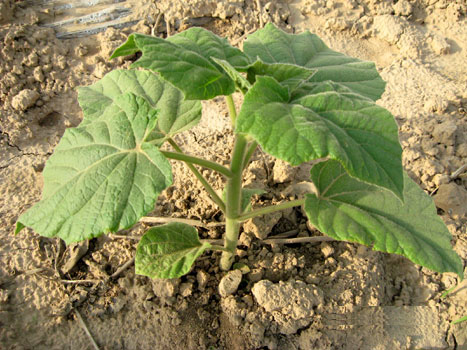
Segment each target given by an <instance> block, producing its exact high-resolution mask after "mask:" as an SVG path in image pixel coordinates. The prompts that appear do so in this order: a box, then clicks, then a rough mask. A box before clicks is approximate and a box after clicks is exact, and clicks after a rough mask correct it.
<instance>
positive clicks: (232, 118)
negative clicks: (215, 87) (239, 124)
mask: <svg viewBox="0 0 467 350" xmlns="http://www.w3.org/2000/svg"><path fill="white" fill-rule="evenodd" d="M225 100H226V101H227V106H228V107H229V115H230V121H231V122H232V127H234V128H235V120H236V119H237V110H236V109H235V103H234V100H233V97H232V95H229V96H225Z"/></svg>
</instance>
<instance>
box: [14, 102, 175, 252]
mask: <svg viewBox="0 0 467 350" xmlns="http://www.w3.org/2000/svg"><path fill="white" fill-rule="evenodd" d="M156 123H157V111H156V110H154V109H153V108H152V107H151V106H150V105H149V103H148V102H146V100H144V99H143V98H141V97H137V96H135V95H134V94H132V93H127V94H124V95H121V96H120V97H119V98H117V99H115V100H114V101H113V103H112V104H110V105H109V106H108V107H107V108H106V109H105V111H104V112H103V114H102V115H101V116H100V117H99V118H98V119H97V120H95V121H93V122H90V123H87V124H85V125H84V126H79V127H76V128H71V129H68V130H66V131H65V134H64V135H63V137H62V139H61V141H60V143H59V144H58V146H57V147H56V148H55V152H54V154H53V155H52V156H51V157H50V159H49V160H48V161H47V165H46V167H45V169H44V173H43V176H44V189H43V192H42V200H41V201H40V202H38V203H37V204H35V205H34V206H33V207H32V208H30V209H29V210H28V211H27V212H25V213H24V214H22V215H21V216H20V218H19V219H18V224H17V231H19V230H20V229H21V228H22V227H24V226H28V227H31V228H33V229H34V230H35V231H36V232H37V233H39V234H40V235H42V236H46V237H60V238H62V239H63V240H64V241H65V242H66V243H67V244H69V243H71V242H77V241H81V240H84V239H89V238H93V237H97V236H99V235H101V234H103V233H107V232H116V231H118V230H121V229H126V228H129V227H131V226H133V225H134V224H135V223H136V222H137V221H138V220H139V219H140V218H141V217H142V216H143V215H146V214H147V213H149V212H150V211H151V210H153V209H154V204H155V201H156V199H157V197H158V195H159V194H160V193H161V191H163V190H164V189H165V188H167V187H168V186H170V185H171V184H172V171H171V166H170V163H169V162H168V160H167V159H166V158H165V157H164V156H163V155H162V153H161V152H160V151H159V150H158V149H157V147H155V146H154V145H152V144H150V143H148V142H145V139H146V137H147V136H148V135H149V134H150V132H151V131H152V130H153V129H154V127H155V126H156Z"/></svg>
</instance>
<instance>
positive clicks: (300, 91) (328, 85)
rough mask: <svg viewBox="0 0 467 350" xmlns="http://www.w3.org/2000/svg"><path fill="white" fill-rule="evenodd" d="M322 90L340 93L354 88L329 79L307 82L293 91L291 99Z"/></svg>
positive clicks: (349, 91)
mask: <svg viewBox="0 0 467 350" xmlns="http://www.w3.org/2000/svg"><path fill="white" fill-rule="evenodd" d="M322 92H340V93H351V92H352V90H350V89H349V88H348V87H346V86H345V85H342V84H339V83H335V82H333V81H330V80H327V81H323V82H320V83H310V82H306V83H303V84H301V85H300V86H299V87H298V88H297V89H295V90H294V91H293V92H292V93H291V97H290V100H292V101H293V100H298V99H300V98H302V97H305V96H308V95H314V94H319V93H322ZM359 97H360V99H361V98H363V97H364V96H361V95H360V96H359Z"/></svg>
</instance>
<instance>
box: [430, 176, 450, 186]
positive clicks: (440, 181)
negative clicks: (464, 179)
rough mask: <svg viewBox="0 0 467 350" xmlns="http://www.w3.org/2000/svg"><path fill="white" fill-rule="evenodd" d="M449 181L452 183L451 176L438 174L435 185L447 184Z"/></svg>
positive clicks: (434, 180)
mask: <svg viewBox="0 0 467 350" xmlns="http://www.w3.org/2000/svg"><path fill="white" fill-rule="evenodd" d="M449 181H451V177H450V176H449V175H446V174H436V175H435V176H434V177H433V183H434V184H435V185H436V186H440V185H444V184H447V183H449Z"/></svg>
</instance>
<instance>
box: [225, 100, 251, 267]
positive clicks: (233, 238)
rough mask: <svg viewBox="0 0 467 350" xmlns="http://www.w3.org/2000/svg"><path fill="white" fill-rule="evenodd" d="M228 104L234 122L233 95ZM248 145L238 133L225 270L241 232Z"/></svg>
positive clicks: (228, 200)
mask: <svg viewBox="0 0 467 350" xmlns="http://www.w3.org/2000/svg"><path fill="white" fill-rule="evenodd" d="M227 104H228V105H229V110H230V116H231V118H232V121H233V122H234V121H235V117H236V115H237V112H236V110H235V105H234V104H233V99H232V96H227ZM246 146H247V140H246V138H245V137H244V136H243V135H236V139H235V146H234V150H233V153H232V160H231V163H230V171H231V172H232V175H233V176H232V177H231V178H229V180H228V181H227V187H226V194H225V196H226V211H225V216H226V220H225V237H224V247H225V249H226V250H227V251H224V252H223V253H222V256H221V261H220V267H221V269H222V270H224V271H227V270H229V269H230V267H231V266H232V261H233V257H234V255H235V250H236V248H237V242H238V235H239V232H240V222H239V221H238V220H237V217H238V215H239V214H240V212H241V202H242V173H243V161H244V159H245V150H246Z"/></svg>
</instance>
